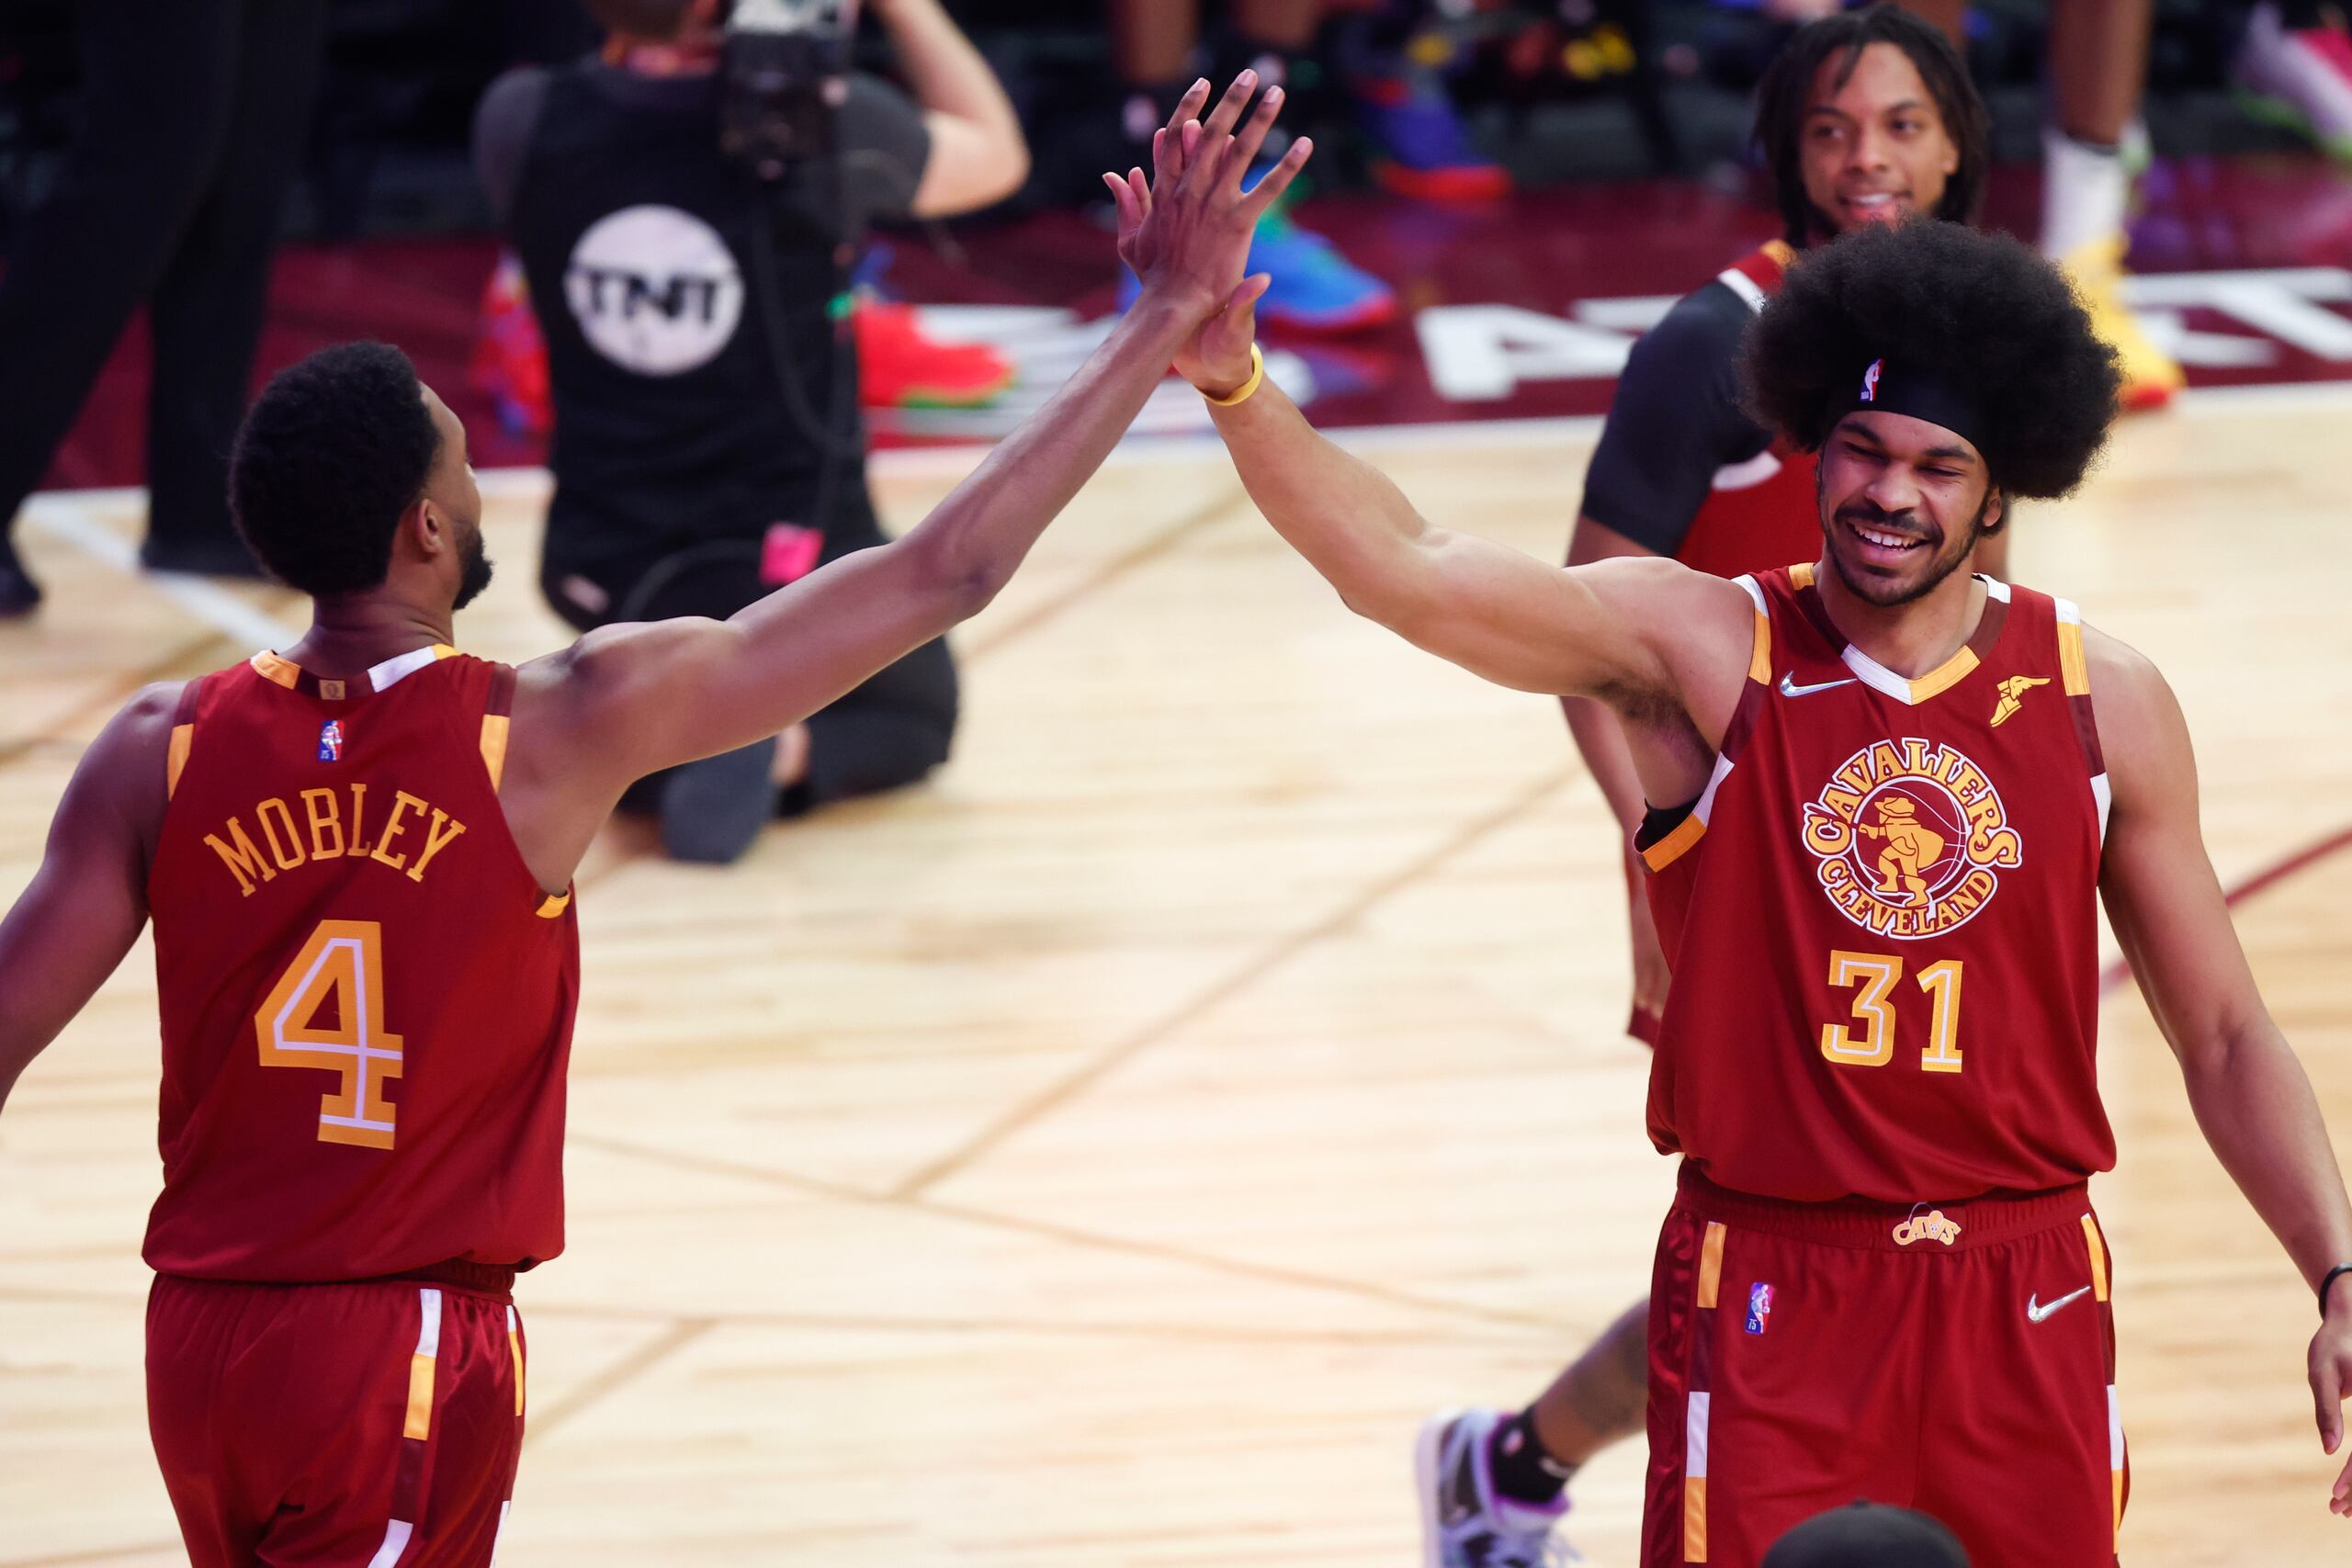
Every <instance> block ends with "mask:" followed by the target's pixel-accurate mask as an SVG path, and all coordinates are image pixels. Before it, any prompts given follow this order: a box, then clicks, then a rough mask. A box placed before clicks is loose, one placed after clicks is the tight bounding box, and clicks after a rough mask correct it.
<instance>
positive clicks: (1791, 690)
mask: <svg viewBox="0 0 2352 1568" xmlns="http://www.w3.org/2000/svg"><path fill="white" fill-rule="evenodd" d="M1854 680H1855V678H1854V677H1853V676H1851V675H1849V676H1847V677H1846V678H1845V679H1844V680H1842V681H1824V682H1821V683H1820V684H1819V685H1815V686H1800V685H1798V684H1797V683H1796V671H1793V670H1791V671H1786V672H1784V673H1783V674H1782V675H1781V695H1782V696H1784V697H1809V696H1811V695H1812V694H1814V693H1815V692H1826V691H1827V690H1829V688H1830V687H1832V686H1850V685H1852V684H1853V683H1854Z"/></svg>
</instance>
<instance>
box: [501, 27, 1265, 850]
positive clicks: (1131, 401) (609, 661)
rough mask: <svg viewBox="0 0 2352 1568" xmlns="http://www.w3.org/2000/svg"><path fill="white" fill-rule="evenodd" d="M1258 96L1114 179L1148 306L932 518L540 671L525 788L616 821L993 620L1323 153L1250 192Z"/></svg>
mask: <svg viewBox="0 0 2352 1568" xmlns="http://www.w3.org/2000/svg"><path fill="white" fill-rule="evenodd" d="M1255 86H1256V77H1255V74H1254V73H1248V72H1245V73H1242V74H1241V75H1240V76H1239V77H1238V78H1237V79H1236V80H1235V82H1234V84H1233V85H1232V87H1231V88H1230V89H1229V90H1228V91H1227V93H1226V95H1225V97H1224V98H1223V100H1222V101H1221V102H1220V103H1219V104H1218V105H1217V107H1216V110H1215V112H1214V113H1212V114H1211V115H1210V116H1209V117H1208V118H1207V119H1206V121H1205V122H1201V121H1196V120H1195V119H1194V117H1195V116H1197V115H1198V114H1199V113H1200V111H1201V108H1202V107H1203V106H1204V104H1205V103H1206V102H1207V96H1208V85H1207V84H1206V83H1205V82H1204V83H1202V84H1199V85H1196V86H1195V87H1194V88H1193V91H1192V92H1191V93H1189V94H1187V95H1186V96H1185V98H1184V100H1183V102H1182V104H1180V105H1179V106H1178V107H1177V110H1176V114H1175V118H1173V119H1172V120H1171V121H1170V127H1169V128H1168V129H1167V130H1163V131H1162V132H1161V133H1160V135H1159V140H1158V141H1157V143H1156V157H1155V169H1154V173H1153V175H1152V176H1151V178H1150V179H1149V180H1148V181H1147V179H1146V177H1145V175H1144V174H1143V171H1141V170H1140V169H1138V170H1136V171H1133V172H1132V173H1131V174H1130V175H1128V177H1127V178H1126V179H1125V180H1120V179H1117V178H1116V177H1115V176H1106V178H1110V179H1111V180H1112V183H1113V185H1114V186H1115V187H1116V188H1117V189H1119V190H1120V192H1121V193H1122V194H1121V199H1122V201H1123V202H1125V203H1126V204H1128V205H1130V206H1132V207H1134V208H1135V209H1136V211H1137V212H1138V214H1139V215H1140V217H1139V226H1138V230H1137V231H1136V234H1134V235H1132V236H1130V240H1131V243H1130V244H1129V245H1128V246H1127V251H1128V256H1129V260H1130V262H1131V263H1132V264H1133V265H1135V267H1136V272H1137V273H1138V275H1139V276H1141V277H1142V279H1143V293H1142V297H1141V299H1139V300H1138V301H1137V303H1136V307H1135V308H1134V309H1133V310H1130V311H1128V313H1127V315H1126V317H1125V320H1123V321H1121V322H1120V323H1119V325H1118V326H1117V327H1116V328H1115V329H1114V331H1113V332H1112V333H1111V335H1110V337H1109V338H1108V340H1106V341H1105V342H1104V343H1103V345H1102V347H1101V348H1099V349H1097V350H1096V351H1095V353H1094V355H1092V356H1091V358H1089V359H1088V360H1087V362H1086V364H1085V366H1084V367H1081V368H1080V370H1079V372H1078V374H1077V375H1075V376H1073V377H1072V378H1070V379H1069V383H1068V384H1066V385H1065V386H1064V387H1063V388H1062V389H1061V390H1060V391H1059V392H1057V393H1056V394H1055V396H1054V398H1053V400H1051V401H1049V402H1048V403H1047V404H1046V406H1045V407H1044V408H1043V409H1041V410H1040V411H1038V412H1036V413H1035V414H1033V415H1032V416H1031V417H1030V418H1029V419H1028V420H1027V421H1025V422H1024V423H1023V424H1022V426H1021V428H1020V429H1019V430H1017V431H1015V432H1014V433H1013V434H1012V435H1011V436H1010V437H1008V438H1007V439H1006V440H1005V441H1004V442H1003V443H1002V444H1001V446H998V447H997V448H996V449H995V450H994V451H993V452H991V453H990V454H989V457H988V458H987V460H986V461H984V462H983V463H982V464H981V465H980V466H979V468H978V469H977V470H975V471H974V473H973V474H972V475H971V477H970V478H968V479H966V480H965V481H964V482H963V483H962V484H960V485H958V486H957V487H956V490H955V491H954V492H953V493H952V494H950V495H949V496H948V497H947V499H946V500H945V501H944V502H941V503H940V504H939V505H938V507H936V508H935V509H934V510H933V512H932V513H931V515H930V516H928V517H926V518H925V519H924V520H923V521H922V524H921V525H918V526H917V527H915V528H913V529H911V530H910V531H909V532H908V533H907V534H906V535H905V536H903V537H901V538H899V539H897V540H895V541H893V542H892V543H890V544H888V545H884V546H879V547H875V548H873V549H869V550H861V551H858V552H857V553H855V554H853V555H850V556H846V557H843V558H842V559H840V560H838V561H835V562H833V563H832V564H831V565H829V566H827V567H825V568H823V569H822V570H819V571H816V572H812V573H811V574H809V576H808V577H805V578H803V579H801V580H800V581H797V582H796V583H794V584H792V585H791V586H789V587H787V588H784V589H781V590H779V591H778V592H775V593H772V594H770V595H768V596H767V597H766V598H764V599H762V600H760V601H759V602H758V603H756V604H752V605H751V606H750V607H749V608H747V609H745V610H743V611H742V612H741V613H740V614H738V615H735V616H734V617H732V618H731V619H729V620H727V621H724V622H720V621H710V620H699V619H685V620H677V621H668V622H662V623H660V624H656V625H645V626H611V627H606V628H604V629H602V630H599V631H595V632H592V633H590V634H589V635H588V636H587V637H583V638H582V639H581V641H580V642H579V643H578V644H576V645H575V646H574V647H573V648H572V649H570V650H569V651H567V652H565V653H563V654H559V655H557V656H555V657H553V658H551V659H548V660H540V661H538V662H537V663H535V664H533V665H530V666H527V667H526V668H525V670H524V671H522V680H521V682H520V683H519V685H518V689H517V694H516V707H515V745H516V747H517V748H518V749H519V748H524V747H526V746H527V748H528V749H529V753H530V754H529V756H528V757H527V758H526V759H524V760H523V761H524V763H525V771H526V773H530V774H533V775H535V776H537V777H539V778H543V779H545V778H561V779H563V780H565V781H567V783H566V785H565V788H566V790H567V793H568V794H585V795H596V794H602V795H605V799H604V801H603V806H605V807H608V806H609V805H610V796H611V795H616V794H617V792H618V789H619V788H620V786H621V785H623V784H627V783H628V781H629V780H630V779H633V778H636V777H639V776H641V775H642V774H644V773H650V772H652V771H654V770H656V769H659V768H663V767H668V766H671V765H673V764H675V763H679V762H684V761H692V760H694V759H695V758H698V757H707V756H710V755H713V754H714V753H717V752H719V751H725V750H731V749H733V748H735V747H738V746H743V745H748V744H749V743H751V742H752V741H753V740H756V739H760V738H761V737H763V736H767V735H773V734H775V733H776V732H777V731H778V730H780V729H782V728H785V727H786V726H787V725H791V724H794V723H797V722H798V721H799V720H800V719H802V718H805V717H807V716H809V714H811V713H813V712H815V711H816V710H817V709H819V708H820V707H822V706H824V705H826V704H828V703H830V702H831V701H832V700H833V699H834V698H836V697H838V696H840V695H841V694H843V693H844V692H847V691H848V690H849V689H850V688H851V687H853V686H854V685H856V684H857V683H858V682H861V681H863V680H865V678H866V677H867V676H869V675H871V674H873V673H874V672H875V671H876V670H879V669H881V668H882V667H883V666H885V665H887V664H888V663H890V662H891V661H892V660H896V659H899V657H901V656H903V655H904V654H906V653H907V652H909V651H910V649H915V648H919V647H921V646H922V644H924V643H926V642H929V641H930V640H932V639H933V637H938V636H940V635H941V634H942V633H944V632H945V631H947V630H948V629H949V628H950V627H952V626H956V624H957V623H958V622H960V621H963V620H965V619H966V618H967V617H968V616H970V615H973V614H975V613H977V612H978V610H979V609H980V608H981V607H982V606H983V605H985V604H988V603H989V600H990V599H991V598H993V597H994V596H995V594H996V592H997V591H998V590H999V589H1001V588H1002V587H1003V586H1004V583H1005V582H1006V581H1007V580H1008V579H1009V578H1010V577H1011V576H1012V571H1013V569H1014V568H1015V567H1017V566H1018V565H1019V564H1020V563H1021V560H1022V558H1023V556H1025V555H1026V554H1027V553H1028V550H1029V547H1030V546H1031V545H1033V544H1034V543H1035V542H1036V539H1037V536H1038V535H1039V534H1041V533H1043V532H1044V530H1045V528H1046V525H1047V524H1048V523H1050V522H1051V521H1053V519H1054V517H1055V515H1056V514H1057V513H1059V512H1060V511H1061V509H1062V508H1063V507H1064V506H1065V505H1066V504H1068V502H1069V500H1070V498H1071V497H1072V496H1073V495H1075V494H1076V493H1077V492H1078V491H1079V488H1080V486H1081V485H1083V484H1084V483H1085V482H1086V480H1087V479H1088V478H1089V477H1091V475H1092V474H1093V472H1094V470H1095V469H1096V468H1099V467H1101V465H1102V462H1103V458H1104V457H1106V456H1108V455H1109V453H1110V451H1111V448H1112V447H1113V446H1114V445H1115V444H1116V443H1117V441H1118V439H1119V437H1120V435H1121V434H1124V433H1125V430H1126V428H1127V426H1128V424H1129V423H1132V422H1133V421H1134V419H1135V416H1136V413H1137V412H1139V411H1140V410H1141V409H1142V407H1143V404H1144V401H1145V400H1146V399H1147V398H1148V397H1149V395H1150V393H1151V390H1152V389H1153V388H1154V387H1155V386H1157V385H1158V384H1159V381H1160V379H1161V378H1163V377H1164V376H1165V375H1166V374H1167V371H1168V367H1169V363H1170V359H1171V357H1172V356H1173V355H1174V354H1175V352H1176V350H1177V349H1178V348H1179V347H1180V346H1181V345H1182V344H1183V342H1184V340H1185V338H1186V337H1187V336H1189V335H1190V334H1191V333H1192V332H1193V329H1194V328H1195V327H1197V326H1198V325H1199V324H1200V322H1201V321H1202V320H1204V318H1205V317H1207V316H1208V315H1210V314H1211V313H1212V312H1214V311H1216V310H1219V309H1220V308H1221V307H1223V306H1224V305H1225V303H1226V302H1227V299H1228V298H1230V297H1231V296H1233V295H1234V293H1235V292H1236V290H1237V289H1238V288H1241V287H1242V265H1243V262H1244V260H1245V259H1246V258H1247V256H1248V254H1249V248H1250V232H1251V231H1252V230H1253V228H1254V227H1255V226H1256V223H1257V220H1258V218H1259V216H1260V215H1261V213H1262V212H1264V210H1265V209H1266V208H1267V207H1268V205H1269V204H1271V203H1272V200H1273V199H1274V197H1276V196H1277V195H1279V194H1280V192H1281V191H1282V190H1283V188H1284V187H1285V186H1287V185H1288V184H1289V183H1290V180H1291V178H1292V177H1293V176H1294V175H1295V174H1296V173H1297V171H1298V169H1299V168H1300V167H1301V166H1302V165H1303V164H1305V163H1306V158H1307V155H1308V152H1310V151H1311V148H1310V146H1309V144H1308V143H1307V142H1306V141H1303V140H1302V141H1299V142H1297V143H1296V144H1295V146H1294V147H1293V148H1292V150H1291V152H1290V153H1289V154H1288V155H1287V156H1286V157H1285V158H1284V159H1283V163H1282V164H1281V165H1280V166H1278V167H1277V168H1276V169H1275V170H1273V171H1272V173H1271V174H1269V175H1267V177H1266V178H1265V180H1263V181H1262V182H1261V184H1260V185H1259V186H1257V187H1256V189H1255V190H1254V191H1251V192H1250V193H1247V194H1245V193H1244V192H1243V191H1242V189H1241V175H1242V171H1243V170H1244V169H1245V168H1246V167H1247V166H1248V164H1249V163H1250V159H1251V157H1252V156H1254V155H1255V153H1256V152H1257V150H1258V148H1259V146H1260V144H1261V142H1262V141H1264V140H1265V137H1266V133H1267V131H1268V130H1271V129H1272V124H1273V120H1274V117H1275V115H1276V113H1277V112H1278V111H1279V110H1280V108H1281V106H1282V94H1281V92H1280V91H1279V90H1278V89H1277V90H1270V91H1269V92H1268V93H1267V94H1266V95H1265V96H1264V99H1263V100H1262V101H1261V103H1260V105H1259V107H1258V108H1257V110H1256V112H1255V113H1253V114H1252V115H1251V116H1250V118H1249V120H1248V122H1247V123H1246V124H1245V123H1243V122H1242V118H1241V117H1242V111H1243V109H1244V108H1245V107H1247V105H1248V103H1249V101H1250V96H1251V93H1252V92H1253V90H1254V88H1255ZM1188 128H1189V130H1190V132H1191V134H1190V136H1189V137H1188V136H1187V135H1185V134H1183V133H1184V132H1185V131H1186V130H1187V129H1188ZM571 781H577V783H576V784H573V783H571ZM511 789H512V786H511V785H510V793H511ZM601 810H602V807H599V813H600V814H601Z"/></svg>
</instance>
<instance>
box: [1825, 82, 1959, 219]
mask: <svg viewBox="0 0 2352 1568" xmlns="http://www.w3.org/2000/svg"><path fill="white" fill-rule="evenodd" d="M1797 152H1798V157H1797V163H1798V168H1799V169H1800V171H1801V172H1802V174H1803V175H1804V191H1805V199H1806V202H1807V203H1808V205H1809V206H1810V207H1811V208H1812V209H1813V219H1814V224H1815V228H1816V229H1818V230H1819V231H1821V233H1822V234H1823V235H1824V236H1827V235H1832V234H1842V233H1845V232H1846V231H1849V230H1851V229H1857V228H1860V227H1861V226H1862V225H1863V224H1865V223H1893V222H1896V221H1899V220H1902V219H1905V218H1908V217H1911V216H1913V215H1914V214H1917V213H1921V212H1929V213H1932V212H1933V211H1935V210H1936V208H1937V205H1938V204H1939V203H1940V202H1941V201H1942V200H1943V197H1944V184H1945V182H1946V181H1947V180H1949V179H1951V176H1952V175H1955V174H1957V173H1958V172H1959V170H1960V148H1959V146H1958V144H1957V143H1955V142H1954V141H1952V139H1951V133H1950V132H1949V131H1948V130H1946V129H1945V126H1944V122H1943V117H1942V116H1941V115H1939V113H1937V111H1936V101H1935V98H1934V96H1933V95H1931V94H1930V93H1929V92H1928V85H1927V84H1926V83H1925V82H1924V81H1922V80H1921V79H1920V76H1919V69H1918V67H1917V66H1916V65H1914V64H1912V63H1911V57H1910V56H1909V55H1907V54H1905V53H1904V52H1903V51H1902V50H1901V49H1900V48H1898V47H1896V46H1895V45H1894V44H1891V43H1873V44H1869V45H1866V46H1864V48H1863V49H1862V50H1861V51H1860V54H1859V55H1857V54H1855V53H1853V52H1852V51H1848V52H1845V53H1840V54H1833V55H1831V56H1830V57H1829V58H1828V59H1827V60H1825V61H1823V62H1821V68H1820V69H1819V70H1818V71H1816V72H1815V73H1814V78H1813V92H1812V96H1811V97H1810V99H1809V100H1808V102H1807V104H1806V107H1805V114H1804V123H1803V125H1802V126H1801V127H1800V128H1799V130H1798V133H1797Z"/></svg>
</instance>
